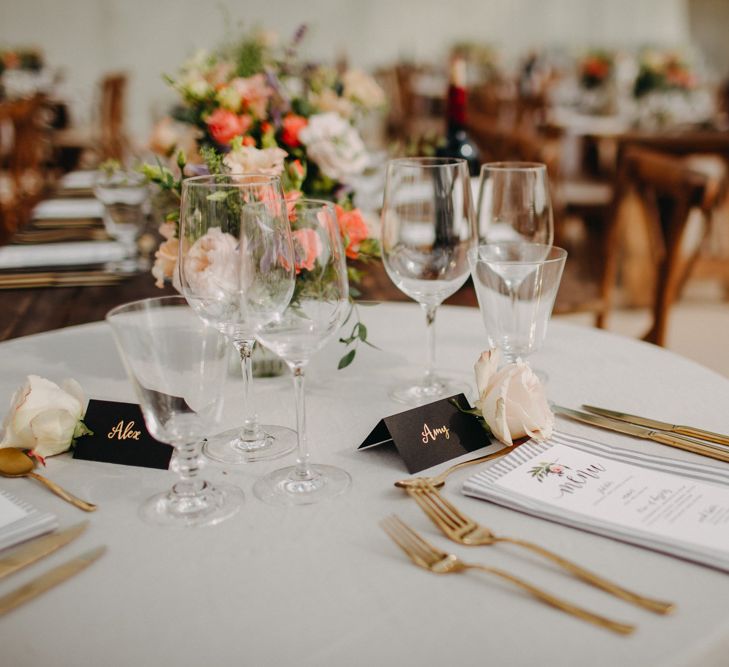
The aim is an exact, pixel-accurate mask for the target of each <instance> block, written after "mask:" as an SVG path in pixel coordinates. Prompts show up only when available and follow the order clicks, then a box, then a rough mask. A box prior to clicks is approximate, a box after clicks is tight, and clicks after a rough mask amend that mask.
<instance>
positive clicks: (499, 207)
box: [476, 162, 554, 245]
mask: <svg viewBox="0 0 729 667" xmlns="http://www.w3.org/2000/svg"><path fill="white" fill-rule="evenodd" d="M476 209H477V211H478V213H477V219H478V230H479V238H480V239H481V241H482V242H485V243H494V242H498V241H521V242H523V243H543V244H545V245H551V244H552V241H553V239H554V221H553V218H552V205H551V201H550V196H549V178H548V176H547V167H546V165H544V164H541V163H539V162H491V163H487V164H484V165H482V166H481V176H480V178H479V184H478V202H477V207H476Z"/></svg>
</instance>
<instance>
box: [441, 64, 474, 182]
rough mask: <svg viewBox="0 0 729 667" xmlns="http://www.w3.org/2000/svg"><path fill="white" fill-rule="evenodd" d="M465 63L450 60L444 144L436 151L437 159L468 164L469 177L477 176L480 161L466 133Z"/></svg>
mask: <svg viewBox="0 0 729 667" xmlns="http://www.w3.org/2000/svg"><path fill="white" fill-rule="evenodd" d="M467 102H468V92H467V91H466V61H465V60H464V59H463V58H461V57H459V56H456V57H454V58H453V59H452V60H451V67H450V77H449V82H448V98H447V100H446V121H447V126H446V143H445V145H444V146H442V147H441V148H439V149H438V151H437V155H438V156H439V157H459V158H463V159H464V160H466V161H467V162H468V169H469V171H470V172H471V176H478V174H479V171H480V168H481V161H480V156H479V151H478V147H477V146H476V144H475V143H474V142H473V141H472V140H471V137H470V136H469V135H468V132H467V131H466V104H467Z"/></svg>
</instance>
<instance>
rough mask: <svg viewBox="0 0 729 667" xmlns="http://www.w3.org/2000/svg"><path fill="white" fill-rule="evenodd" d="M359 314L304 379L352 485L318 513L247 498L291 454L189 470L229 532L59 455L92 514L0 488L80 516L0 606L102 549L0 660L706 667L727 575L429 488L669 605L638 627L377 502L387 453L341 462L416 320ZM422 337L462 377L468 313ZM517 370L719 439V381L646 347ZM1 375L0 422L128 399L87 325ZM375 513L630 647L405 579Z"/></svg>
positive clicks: (508, 555)
mask: <svg viewBox="0 0 729 667" xmlns="http://www.w3.org/2000/svg"><path fill="white" fill-rule="evenodd" d="M362 316H363V318H364V320H365V322H366V324H367V326H368V328H369V330H370V337H371V339H372V341H373V342H374V343H375V344H377V345H379V346H380V347H381V348H382V350H381V351H377V350H372V349H369V348H362V349H361V350H360V353H359V355H358V359H357V360H356V361H355V363H354V364H353V365H352V366H351V367H350V368H348V369H346V370H344V371H336V370H335V367H336V360H337V359H338V357H339V356H341V346H338V345H336V344H335V345H333V346H332V347H330V348H328V349H327V350H325V351H324V352H323V353H322V355H321V356H320V358H318V359H317V360H316V362H315V363H314V364H313V365H312V368H311V370H310V382H309V387H308V388H309V392H308V410H309V412H308V416H309V434H310V439H311V444H312V453H313V458H314V459H315V460H317V461H322V462H327V463H332V464H336V465H339V466H342V467H344V468H346V469H347V470H349V471H350V472H351V474H352V477H353V479H354V484H353V487H352V489H351V491H350V492H349V493H348V494H347V495H346V496H343V497H341V498H339V499H337V500H335V501H333V502H330V503H326V504H321V505H314V506H305V507H293V508H288V509H287V508H279V507H270V506H267V505H264V504H263V503H261V502H259V501H258V500H257V499H256V498H254V497H253V494H252V492H251V486H252V483H253V481H254V480H255V479H257V478H258V477H259V476H260V475H262V474H263V473H265V472H267V471H269V470H271V469H273V468H275V467H278V466H280V465H281V464H283V463H289V459H280V460H278V461H274V462H269V463H263V464H254V465H251V466H248V467H243V468H232V467H229V468H222V467H217V466H214V465H210V466H209V467H208V468H206V470H205V473H206V474H207V475H209V477H210V478H212V479H225V480H227V481H231V482H234V483H237V484H239V485H240V486H241V487H242V488H243V489H244V491H245V493H246V503H245V506H244V508H243V509H242V511H241V512H240V514H239V515H238V516H236V517H235V518H234V519H231V520H229V521H227V522H225V523H223V524H221V525H219V526H216V527H213V528H208V529H193V530H166V529H162V528H155V527H151V526H147V525H145V524H143V523H142V522H141V520H140V519H139V518H138V516H137V509H138V507H139V505H140V503H141V502H142V501H143V500H144V499H145V498H146V497H147V496H149V495H151V494H152V493H154V492H156V491H159V490H161V489H163V488H165V487H167V486H168V485H169V484H170V483H171V481H172V474H171V473H167V472H164V471H157V470H147V469H138V468H128V467H124V466H114V465H108V464H101V463H92V462H85V461H74V460H72V459H71V458H70V457H69V456H67V455H64V456H61V457H57V458H55V459H52V460H50V461H49V463H48V468H47V471H46V472H47V474H48V476H49V477H51V478H52V479H54V480H56V481H58V482H59V483H61V484H62V485H64V486H67V487H68V488H69V489H70V490H71V491H73V492H75V493H77V494H78V495H79V496H81V497H83V498H86V499H88V500H90V501H92V502H95V503H98V505H99V510H98V511H97V512H96V514H93V515H90V516H87V515H84V514H83V513H82V512H79V511H78V510H76V509H74V508H73V507H71V506H69V505H67V504H65V503H63V502H62V501H60V500H58V499H56V497H55V496H52V495H51V494H49V493H48V492H47V491H46V490H45V489H43V488H41V487H40V486H39V485H36V484H35V483H34V482H32V481H30V480H9V479H0V488H3V489H8V490H10V491H11V492H14V493H16V494H18V495H19V496H21V497H23V498H25V499H27V500H29V501H31V502H32V503H33V504H35V505H36V506H37V507H39V508H41V509H45V510H50V511H52V512H54V513H56V514H57V515H58V516H59V517H60V519H61V524H62V525H64V526H65V525H69V524H71V523H72V522H76V521H80V520H82V519H85V518H89V519H90V521H91V526H90V528H89V530H88V531H87V533H86V534H85V535H83V536H82V537H81V538H80V539H79V540H78V541H77V542H76V543H74V544H73V545H71V546H69V547H66V548H64V549H63V550H62V551H60V552H59V553H56V554H53V555H52V556H51V557H49V558H47V559H45V560H44V561H42V562H41V563H37V564H35V565H33V566H31V567H29V568H27V569H25V570H23V571H22V572H21V573H18V574H16V575H14V576H12V577H11V578H9V580H7V581H4V582H2V585H1V586H0V594H3V593H5V592H7V591H8V590H10V589H12V588H14V587H16V586H18V585H20V584H21V583H23V582H25V581H27V580H29V579H30V578H32V577H34V576H36V575H38V574H39V573H41V572H43V571H45V570H47V569H49V568H50V567H51V566H53V565H57V564H59V563H61V562H64V561H65V560H67V559H69V558H71V557H72V556H74V555H76V554H79V553H81V552H83V551H85V550H87V549H90V548H92V547H94V546H96V545H99V544H106V545H108V547H109V550H108V553H107V554H106V555H105V556H104V557H103V558H102V559H101V560H100V561H98V562H97V563H95V564H94V565H93V566H92V567H91V568H89V569H88V570H87V571H85V572H83V573H82V574H80V575H78V576H77V577H75V578H74V579H72V580H70V581H69V582H66V583H65V584H63V585H62V586H61V587H59V588H57V589H55V590H52V591H50V592H47V593H46V594H45V595H43V596H42V597H41V598H39V599H37V600H35V601H33V602H31V603H28V604H27V605H25V606H24V607H21V608H19V609H18V610H16V611H14V612H13V613H11V614H9V615H8V616H6V617H5V618H2V619H0V645H1V646H2V656H3V657H2V662H3V664H6V665H13V666H14V667H15V666H18V667H19V666H23V665H44V666H45V665H50V664H53V665H69V666H70V665H74V666H77V665H102V664H103V665H139V666H146V665H150V666H153V665H154V666H157V665H163V664H177V665H199V664H216V665H218V664H219V665H222V664H243V665H256V666H258V665H288V664H297V665H306V666H311V667H314V666H321V665H336V666H341V665H416V664H417V665H459V666H460V665H464V666H466V665H485V664H490V665H505V664H508V665H538V664H543V665H585V664H590V665H594V666H598V665H611V666H612V665H616V664H620V665H659V664H660V665H662V666H664V667H665V666H669V665H670V666H674V665H702V666H704V665H714V664H716V665H720V664H726V656H727V654H728V653H727V651H728V650H729V609H728V608H727V604H726V600H727V599H728V598H729V577H727V575H725V574H722V573H720V572H717V571H714V570H711V569H708V568H705V567H701V566H698V565H694V564H691V563H687V562H683V561H680V560H678V559H674V558H669V557H667V556H663V555H660V554H657V553H654V552H651V551H648V550H645V549H640V548H637V547H633V546H630V545H627V544H623V543H620V542H617V541H613V540H610V539H607V538H602V537H598V536H595V535H590V534H588V533H584V532H580V531H577V530H574V529H570V528H567V527H565V526H560V525H557V524H553V523H549V522H546V521H540V520H538V519H536V518H533V517H529V516H526V515H522V514H520V513H517V512H514V511H509V510H507V509H504V508H501V507H497V506H495V505H491V504H488V503H485V502H482V501H479V500H476V499H473V498H466V497H464V496H461V495H460V493H459V486H460V482H461V481H462V480H463V479H465V478H466V477H467V476H468V475H470V474H472V473H473V472H474V470H473V469H472V470H470V471H468V470H466V471H462V472H460V473H456V474H455V475H454V476H453V477H452V478H451V479H449V481H448V484H447V488H446V491H445V493H446V495H447V496H448V497H449V498H450V499H451V500H452V501H454V502H455V503H456V504H457V505H458V506H459V507H460V508H462V509H463V510H464V511H465V512H467V513H468V514H470V515H472V516H473V517H474V518H476V519H477V520H479V521H482V522H484V523H486V524H487V525H489V526H490V527H492V528H493V529H494V530H495V531H496V532H498V533H504V534H510V535H516V536H521V537H526V538H529V539H531V540H533V541H536V542H538V543H540V544H542V545H544V546H546V547H548V548H551V549H554V550H556V551H558V552H560V553H562V554H565V555H566V556H568V557H571V558H573V559H574V560H575V561H577V562H579V563H582V564H585V565H587V566H589V567H591V568H592V569H594V570H595V571H597V572H599V573H601V574H603V575H605V576H608V577H612V578H614V579H615V580H617V581H619V582H620V583H622V584H624V585H626V586H629V587H633V588H635V589H637V590H639V591H641V592H644V593H646V594H649V595H653V596H655V597H661V598H665V599H669V600H673V601H675V602H676V603H677V604H678V610H677V611H676V613H675V614H674V615H673V616H670V617H663V616H656V615H653V614H651V613H649V612H646V611H643V610H641V609H638V608H635V607H633V606H631V605H628V604H626V603H624V602H622V601H619V600H617V599H614V598H613V597H611V596H609V595H606V594H605V593H602V592H600V591H597V590H595V589H593V588H591V587H589V586H586V585H584V584H582V583H579V582H577V581H576V580H573V579H572V578H571V577H568V576H565V575H563V574H562V573H561V571H558V570H556V569H554V568H552V567H551V566H549V565H547V564H545V563H543V562H542V561H541V559H538V558H533V557H531V556H529V555H524V554H522V553H521V552H519V551H514V550H512V549H510V548H509V547H508V546H497V547H491V548H472V549H468V548H466V547H458V546H456V545H453V544H450V543H448V542H447V541H446V540H445V539H444V538H442V537H441V536H440V535H439V533H437V531H436V529H435V527H434V526H432V524H431V523H430V521H429V520H428V519H427V518H426V517H425V516H424V515H423V514H422V512H421V511H420V510H419V509H418V508H417V506H416V505H415V503H414V502H413V501H412V500H411V499H409V498H408V497H407V496H405V495H404V494H403V493H402V492H401V491H400V490H398V489H396V488H394V487H393V486H392V483H393V482H394V481H395V480H397V479H400V478H402V477H404V476H406V471H405V468H404V466H403V464H402V462H401V461H400V460H399V459H398V457H397V456H396V454H395V453H394V451H393V450H391V449H388V448H387V447H385V448H380V449H375V450H368V451H361V452H360V451H356V447H357V445H358V444H359V443H360V442H361V441H362V439H363V438H364V437H365V435H366V434H367V433H368V432H369V430H370V429H371V428H372V427H373V426H374V425H375V423H376V422H377V420H378V419H379V418H380V417H382V416H385V415H388V414H392V413H394V412H398V411H400V410H401V409H402V406H399V405H397V404H395V403H393V402H391V401H390V400H389V399H388V398H387V388H388V386H389V385H391V384H392V383H393V382H394V381H396V380H397V379H400V378H404V377H406V376H407V375H408V374H411V373H417V372H419V371H420V363H421V362H422V360H423V357H424V348H425V342H424V337H425V331H424V323H423V316H422V313H421V312H420V309H419V308H418V307H417V306H415V305H413V304H382V305H379V306H375V307H372V308H363V309H362ZM437 327H438V361H439V366H441V367H443V368H445V369H448V370H449V371H451V372H453V374H454V375H456V376H458V377H460V378H462V379H463V380H464V381H468V382H470V381H471V379H472V370H471V369H472V366H473V363H474V361H475V360H476V358H477V355H478V353H479V352H480V351H481V350H482V349H483V348H484V347H485V340H484V335H483V329H482V324H481V321H480V317H479V313H478V311H477V310H475V309H470V308H457V307H449V308H443V309H442V310H441V311H440V312H439V314H438V323H437ZM533 362H534V366H536V367H538V368H541V369H544V370H545V371H547V372H548V373H549V376H550V381H549V394H550V398H552V399H553V400H554V401H556V402H559V403H561V404H563V405H572V406H576V405H579V404H580V403H582V402H589V403H594V404H597V405H607V406H615V407H623V408H626V409H628V408H629V409H630V410H631V411H633V412H637V413H640V414H645V415H650V416H654V417H656V418H659V419H660V418H665V419H670V420H672V421H676V422H685V423H693V424H696V425H700V426H703V427H705V428H709V429H712V430H716V431H723V432H727V431H729V415H728V414H727V410H726V405H727V398H728V397H729V381H728V380H726V379H724V378H722V377H721V376H719V375H718V374H715V373H713V372H711V371H709V370H707V369H705V368H702V367H700V366H698V365H696V364H694V363H692V362H689V361H687V360H685V359H682V358H680V357H677V356H675V355H673V354H671V353H669V352H667V351H665V350H663V349H660V348H657V347H654V346H651V345H648V344H644V343H640V342H636V341H633V340H629V339H624V338H620V337H617V336H614V335H611V334H606V333H603V332H598V331H594V330H589V329H582V328H576V327H573V326H568V325H563V324H557V323H555V324H553V326H552V327H551V329H550V332H549V337H548V340H547V343H546V345H545V347H544V349H543V350H542V351H541V352H540V353H538V354H537V355H535V356H534V359H533ZM0 364H1V365H2V368H3V373H2V375H1V376H0V405H3V406H4V405H7V403H8V402H9V400H10V396H11V394H12V391H13V390H14V389H15V388H16V387H17V386H18V385H19V384H20V383H21V382H22V381H23V379H24V377H25V375H26V374H28V373H38V374H41V375H44V376H46V377H50V378H52V379H55V380H61V379H63V378H65V377H68V376H71V377H75V378H77V379H78V380H79V381H80V382H81V384H82V385H83V387H84V388H85V389H86V391H87V392H88V393H89V395H90V396H92V397H97V398H106V399H116V400H133V396H132V389H131V386H130V385H129V383H128V382H127V380H126V377H125V375H124V372H123V370H122V367H121V364H120V362H119V360H118V357H117V354H116V351H115V349H114V346H113V342H112V339H111V335H110V331H109V329H108V327H107V326H106V325H105V324H103V323H99V324H91V325H85V326H81V327H73V328H68V329H65V330H62V331H59V332H52V333H47V334H41V335H37V336H30V337H26V338H19V339H17V340H13V341H9V342H5V343H3V344H1V345H0ZM255 392H256V394H257V396H258V402H259V405H260V406H261V407H260V413H261V416H262V418H263V419H264V420H266V421H268V420H273V421H275V422H278V423H283V424H287V425H290V426H292V425H293V424H294V403H293V392H292V389H291V386H290V380H289V378H287V377H281V378H274V379H268V380H259V381H257V383H256V387H255ZM226 396H227V399H228V401H227V403H226V410H225V421H226V425H233V424H234V423H235V422H236V416H237V410H236V407H237V400H238V398H239V396H240V381H239V380H238V379H237V377H235V376H234V375H233V376H231V379H230V382H229V386H228V387H227V391H226ZM558 425H559V427H560V428H561V429H563V430H564V431H566V432H570V433H576V434H580V435H584V436H587V437H592V438H595V439H598V440H600V441H602V442H608V443H613V444H616V445H619V446H623V447H629V448H633V449H641V450H644V451H648V452H652V453H656V454H659V455H664V456H675V457H682V458H693V459H694V460H699V459H697V458H696V457H693V455H690V454H684V453H682V452H678V451H677V450H669V449H667V448H664V447H662V446H660V445H655V444H652V443H647V442H644V441H638V440H633V439H630V438H627V437H624V436H620V435H618V434H611V433H608V432H603V431H598V430H594V429H590V428H589V427H586V426H580V425H578V424H575V423H571V422H563V421H559V422H558ZM700 460H702V461H708V460H706V459H700ZM715 464H716V465H721V464H718V463H716V462H715ZM444 467H445V466H444ZM391 513H397V514H398V515H399V516H401V517H402V518H403V519H404V520H406V521H407V522H408V523H410V524H412V525H413V527H415V528H416V529H417V530H419V531H421V532H422V533H423V534H424V535H425V536H426V537H427V538H428V539H431V540H432V541H433V542H434V543H436V544H437V545H439V546H441V547H445V548H448V549H451V548H453V550H454V551H456V552H457V553H459V554H460V555H462V556H464V557H467V558H468V559H470V560H476V561H482V562H487V563H490V564H493V565H497V566H501V567H503V568H505V569H508V570H510V571H512V572H514V573H516V574H519V575H522V576H524V577H525V578H528V579H530V580H532V581H534V582H535V583H537V584H539V585H542V586H543V587H545V588H547V589H549V590H551V591H553V592H555V593H557V594H559V595H561V596H563V597H566V598H568V599H571V600H573V601H575V602H578V603H579V604H581V605H583V606H585V607H587V608H589V609H592V610H595V611H599V612H602V613H604V614H607V615H609V616H612V617H615V618H617V619H621V620H625V621H630V622H635V623H637V625H638V626H639V627H638V630H637V632H636V633H635V634H634V635H633V636H631V637H627V638H626V637H619V636H617V635H613V634H611V633H609V632H607V631H605V630H602V629H599V628H596V627H593V626H591V625H588V624H586V623H583V622H580V621H578V620H576V619H574V618H572V617H570V616H567V615H565V614H562V613H560V612H558V611H555V610H552V609H550V608H548V607H546V606H545V605H543V604H541V603H538V602H536V601H535V600H533V599H532V598H531V597H528V596H526V595H524V594H522V593H520V592H518V591H515V590H514V589H512V588H511V587H509V586H507V585H504V584H502V583H501V582H499V581H495V580H492V579H490V578H489V577H488V576H486V575H480V574H467V575H466V574H463V575H458V576H456V575H451V576H444V577H438V576H435V575H433V574H430V573H427V572H425V571H423V570H420V569H418V568H416V567H415V566H413V565H411V564H410V563H409V562H408V561H407V560H406V558H405V556H404V555H403V554H402V553H401V552H400V551H399V550H398V549H397V548H396V547H395V545H394V544H392V543H391V542H390V540H389V539H388V538H387V537H386V536H385V534H384V533H383V532H382V530H381V529H380V528H379V527H378V525H377V522H378V520H380V519H382V518H383V517H385V516H387V515H388V514H391Z"/></svg>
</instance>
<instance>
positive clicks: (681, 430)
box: [582, 405, 729, 447]
mask: <svg viewBox="0 0 729 667" xmlns="http://www.w3.org/2000/svg"><path fill="white" fill-rule="evenodd" d="M582 407H583V408H585V410H588V411H589V412H594V413H595V414H598V415H602V416H603V417H611V418H612V419H619V420H620V421H624V422H628V423H629V424H636V425H637V426H645V427H646V428H655V429H658V430H659V431H669V432H670V433H678V434H680V435H687V436H689V437H690V438H698V439H699V440H708V441H709V442H716V443H717V444H720V445H726V446H728V447H729V436H726V435H722V434H721V433H714V432H713V431H705V430H704V429H702V428H695V427H694V426H685V425H682V424H669V423H668V422H661V421H658V420H657V419H648V418H646V417H639V416H638V415H631V414H628V413H627V412H617V411H615V410H608V409H607V408H598V407H595V406H594V405H583V406H582Z"/></svg>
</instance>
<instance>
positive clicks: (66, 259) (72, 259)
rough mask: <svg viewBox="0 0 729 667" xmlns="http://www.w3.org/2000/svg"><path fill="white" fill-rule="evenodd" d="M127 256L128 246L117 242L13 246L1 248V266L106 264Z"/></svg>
mask: <svg viewBox="0 0 729 667" xmlns="http://www.w3.org/2000/svg"><path fill="white" fill-rule="evenodd" d="M124 256H125V250H124V246H122V244H121V243H118V242H116V241H78V242H75V243H37V244H35V245H9V246H3V247H2V248H0V269H24V268H31V267H38V266H74V265H79V266H80V265H82V264H103V263H104V262H114V261H119V260H122V259H124Z"/></svg>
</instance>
